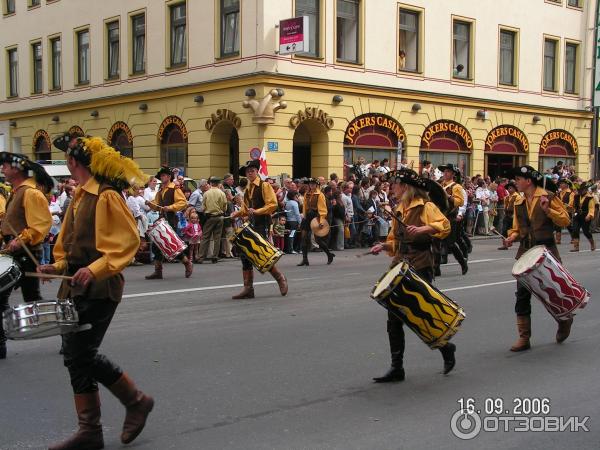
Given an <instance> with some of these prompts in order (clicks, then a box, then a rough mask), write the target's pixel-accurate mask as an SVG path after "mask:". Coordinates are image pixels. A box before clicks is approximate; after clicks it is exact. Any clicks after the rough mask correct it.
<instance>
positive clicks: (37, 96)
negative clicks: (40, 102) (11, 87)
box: [29, 92, 44, 98]
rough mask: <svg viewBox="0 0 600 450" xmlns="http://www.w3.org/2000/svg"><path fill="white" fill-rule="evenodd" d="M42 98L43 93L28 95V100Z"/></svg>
mask: <svg viewBox="0 0 600 450" xmlns="http://www.w3.org/2000/svg"><path fill="white" fill-rule="evenodd" d="M43 96H44V93H43V92H32V93H31V94H29V98H40V97H43Z"/></svg>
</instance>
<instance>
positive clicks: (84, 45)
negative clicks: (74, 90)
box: [77, 30, 91, 84]
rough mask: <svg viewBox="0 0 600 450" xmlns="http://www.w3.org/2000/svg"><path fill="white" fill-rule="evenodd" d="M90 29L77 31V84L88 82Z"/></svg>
mask: <svg viewBox="0 0 600 450" xmlns="http://www.w3.org/2000/svg"><path fill="white" fill-rule="evenodd" d="M90 64H91V62H90V31H89V30H82V31H78V32H77V84H88V83H89V82H90Z"/></svg>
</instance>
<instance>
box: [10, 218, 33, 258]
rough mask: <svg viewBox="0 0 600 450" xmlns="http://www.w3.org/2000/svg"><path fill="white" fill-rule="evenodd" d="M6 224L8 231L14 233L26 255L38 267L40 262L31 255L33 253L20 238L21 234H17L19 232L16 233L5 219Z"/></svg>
mask: <svg viewBox="0 0 600 450" xmlns="http://www.w3.org/2000/svg"><path fill="white" fill-rule="evenodd" d="M6 225H8V228H10V231H11V232H12V234H14V235H15V238H16V239H18V240H19V242H20V243H21V246H22V247H23V250H25V253H27V256H29V258H31V260H32V261H33V263H34V264H35V267H40V263H39V262H38V261H37V258H36V257H35V256H33V253H31V250H29V247H27V245H26V244H25V242H23V239H21V236H19V233H17V232H16V231H15V229H14V228H13V226H12V225H11V223H10V222H8V221H6Z"/></svg>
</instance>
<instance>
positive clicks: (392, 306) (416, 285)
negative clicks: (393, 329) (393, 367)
mask: <svg viewBox="0 0 600 450" xmlns="http://www.w3.org/2000/svg"><path fill="white" fill-rule="evenodd" d="M371 298H373V299H375V300H376V301H377V303H379V304H380V305H381V306H383V307H384V308H385V309H387V310H388V311H390V312H391V313H393V314H395V315H396V316H398V317H400V318H401V319H402V320H403V321H404V323H405V324H406V325H407V326H408V327H409V328H410V329H411V330H413V331H414V332H415V333H416V334H417V336H419V337H420V338H421V340H422V341H423V342H425V344H427V345H428V346H429V347H430V348H432V349H435V348H440V347H443V346H444V345H446V344H447V343H448V341H449V340H450V338H452V336H454V335H455V334H456V332H457V331H458V329H459V327H460V324H461V322H462V321H463V320H464V318H465V313H464V311H463V309H462V308H461V307H460V306H458V305H457V304H456V303H454V302H453V301H452V300H450V299H449V298H448V297H447V296H445V295H444V294H442V292H440V291H439V290H438V289H437V288H435V287H433V286H431V285H430V284H429V283H427V282H426V281H425V280H423V279H422V278H421V277H420V276H419V275H418V274H417V273H416V272H415V271H414V270H413V269H412V268H411V267H410V265H409V264H408V263H406V262H402V263H399V264H396V265H395V266H394V267H392V268H391V269H390V270H388V271H387V272H386V273H385V274H384V275H383V276H382V277H381V278H380V279H379V281H378V282H377V283H376V284H375V287H374V288H373V290H372V291H371Z"/></svg>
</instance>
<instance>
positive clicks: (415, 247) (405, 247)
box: [400, 242, 431, 253]
mask: <svg viewBox="0 0 600 450" xmlns="http://www.w3.org/2000/svg"><path fill="white" fill-rule="evenodd" d="M430 248H431V242H423V243H419V244H416V243H413V244H404V243H403V244H400V251H401V252H402V253H407V252H409V251H411V250H412V251H418V252H422V251H426V250H429V249H430Z"/></svg>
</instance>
